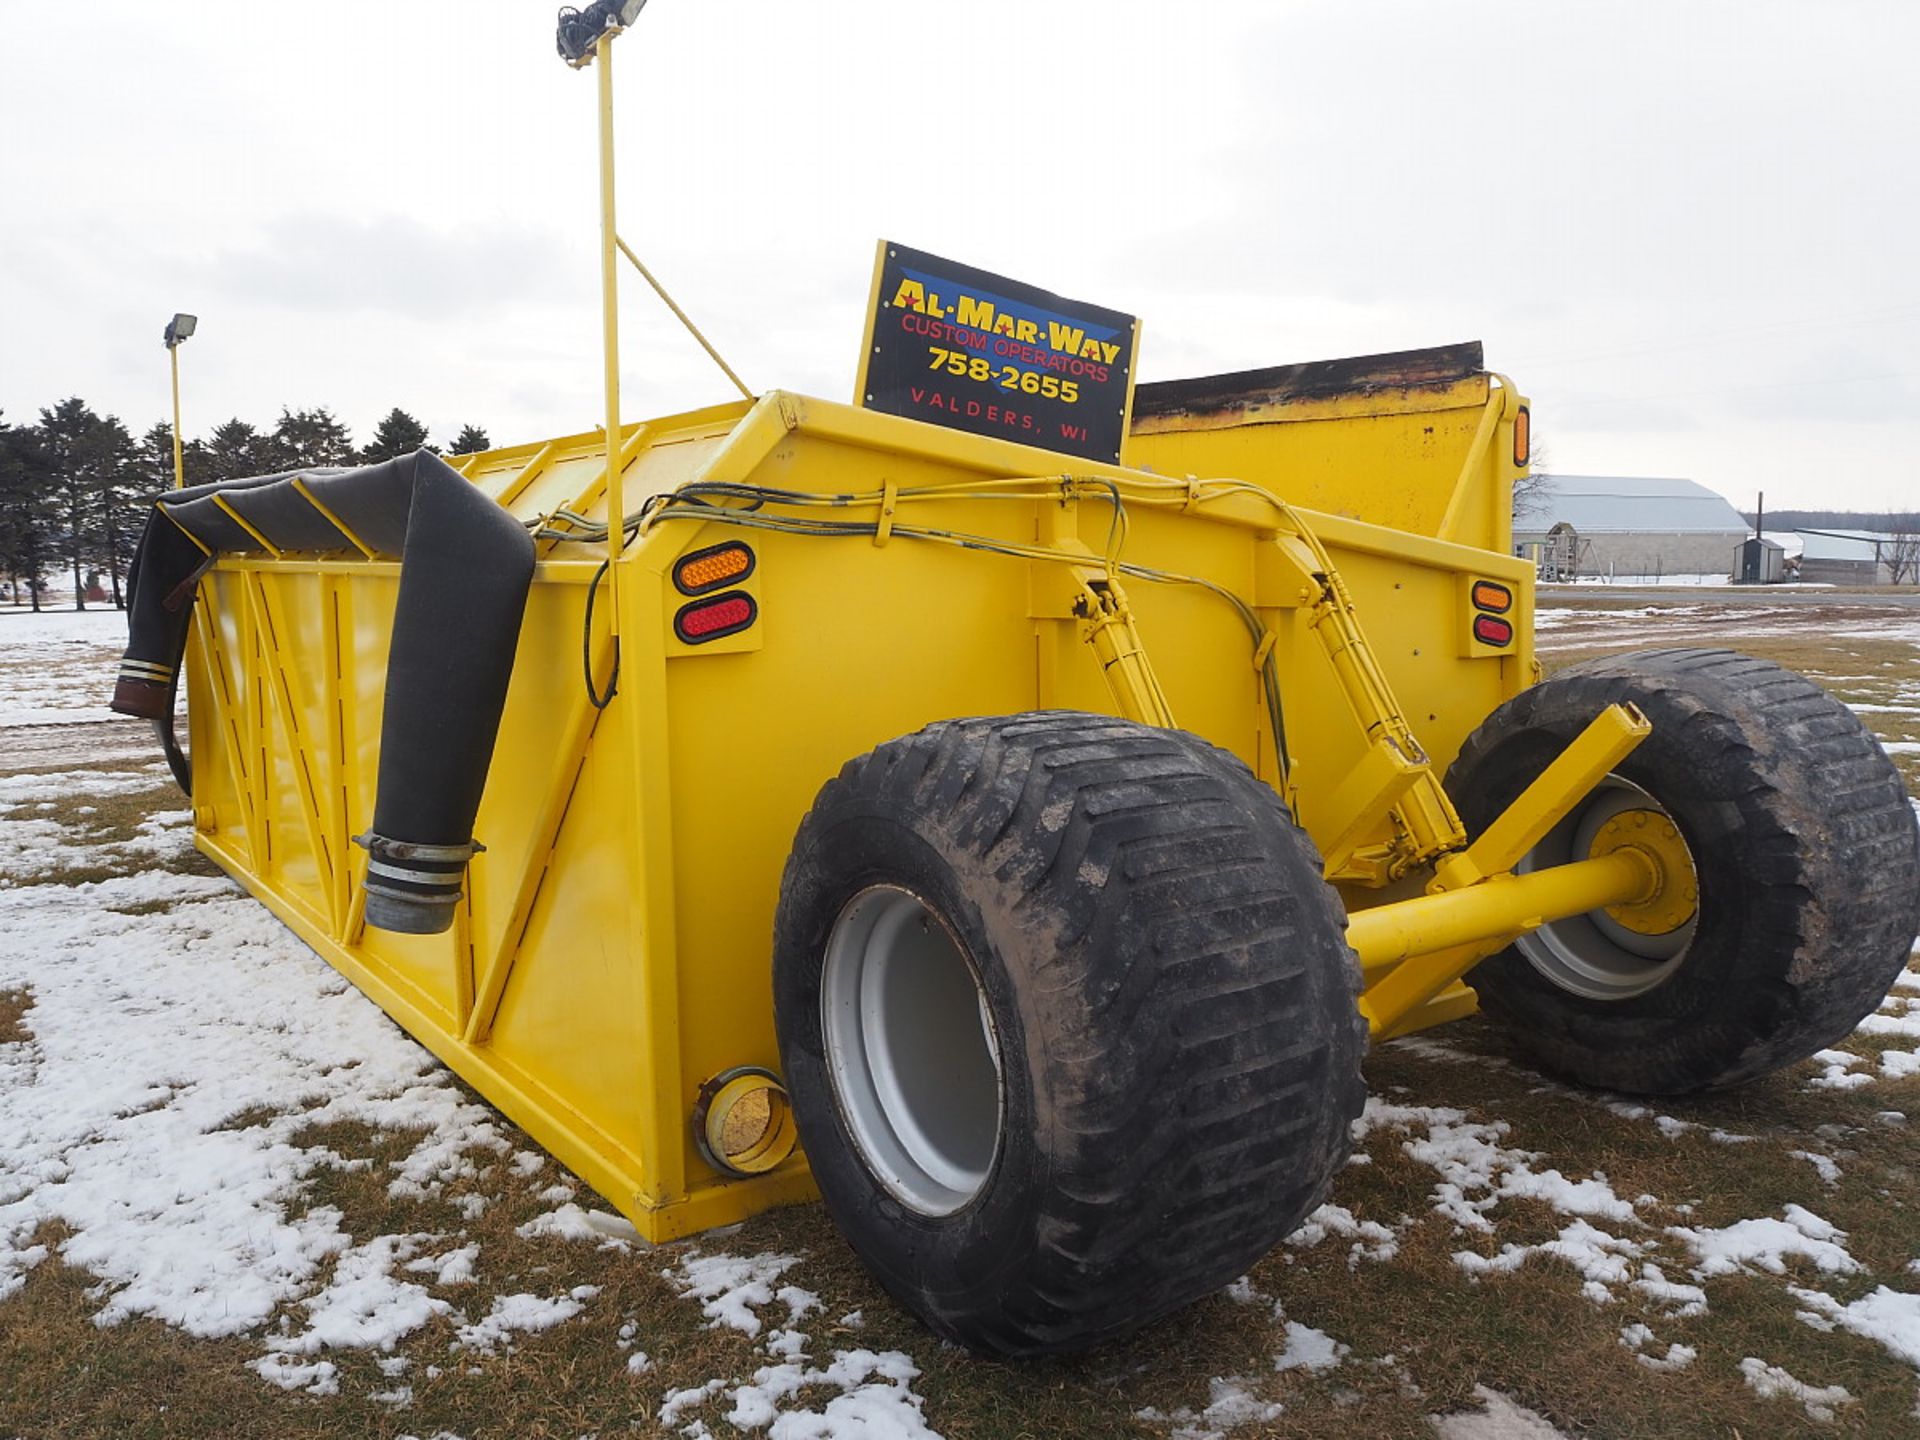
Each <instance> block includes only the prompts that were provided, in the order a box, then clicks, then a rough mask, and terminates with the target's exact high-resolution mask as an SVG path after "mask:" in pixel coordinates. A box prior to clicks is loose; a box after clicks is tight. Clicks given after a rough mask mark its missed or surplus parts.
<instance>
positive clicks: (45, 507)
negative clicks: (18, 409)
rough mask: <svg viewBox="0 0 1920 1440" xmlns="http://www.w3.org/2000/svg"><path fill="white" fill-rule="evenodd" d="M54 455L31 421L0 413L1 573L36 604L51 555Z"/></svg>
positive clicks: (16, 595) (17, 596)
mask: <svg viewBox="0 0 1920 1440" xmlns="http://www.w3.org/2000/svg"><path fill="white" fill-rule="evenodd" d="M52 492H53V461H52V457H51V456H49V455H48V453H47V450H46V447H45V446H44V445H43V444H42V443H41V440H40V434H39V432H38V431H37V430H35V429H34V428H33V427H32V426H28V425H9V424H8V423H7V422H6V420H5V418H4V416H0V574H4V575H5V576H6V577H7V579H8V581H9V583H10V586H11V589H12V592H13V603H14V604H16V605H18V604H19V603H20V602H21V600H22V598H23V592H24V598H25V599H26V600H27V601H28V602H29V603H31V604H32V606H33V608H34V609H35V610H38V609H39V608H40V589H41V576H42V575H44V574H45V573H46V568H47V566H48V565H49V564H50V563H51V562H52V561H53V558H54V524H55V516H54V513H53V503H52Z"/></svg>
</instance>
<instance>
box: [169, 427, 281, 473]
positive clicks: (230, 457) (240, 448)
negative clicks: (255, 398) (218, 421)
mask: <svg viewBox="0 0 1920 1440" xmlns="http://www.w3.org/2000/svg"><path fill="white" fill-rule="evenodd" d="M199 458H200V459H201V460H202V466H200V467H196V473H195V474H194V475H193V476H192V483H193V484H196V485H198V484H201V483H204V482H206V481H209V480H246V479H249V478H251V477H252V476H255V475H271V474H272V473H273V472H274V471H275V470H278V469H281V468H283V467H281V466H279V465H277V464H275V463H274V462H275V460H276V458H277V456H276V453H275V450H274V444H273V437H272V436H270V435H262V434H261V433H260V432H259V431H258V430H255V429H254V428H253V426H251V425H249V424H248V423H247V422H246V421H244V420H241V419H238V418H235V419H232V420H229V421H227V423H226V424H224V425H220V426H216V427H215V428H214V432H213V436H212V438H211V439H209V440H208V441H207V443H206V444H205V445H204V446H203V447H201V449H200V457H199Z"/></svg>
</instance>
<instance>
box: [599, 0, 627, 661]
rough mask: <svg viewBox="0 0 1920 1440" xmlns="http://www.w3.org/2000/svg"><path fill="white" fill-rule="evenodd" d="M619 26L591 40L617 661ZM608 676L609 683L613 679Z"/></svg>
mask: <svg viewBox="0 0 1920 1440" xmlns="http://www.w3.org/2000/svg"><path fill="white" fill-rule="evenodd" d="M619 33H620V29H619V27H618V26H614V27H612V28H610V29H608V30H607V31H606V32H605V33H604V34H602V35H601V36H600V38H599V40H598V41H597V42H595V44H594V53H595V55H596V56H597V58H598V59H599V61H600V75H599V80H600V342H601V362H602V364H603V366H604V369H605V384H606V400H607V614H608V615H609V616H610V617H612V619H611V620H610V622H609V623H610V624H611V626H612V633H613V635H614V648H613V654H614V664H615V666H616V667H617V666H618V665H619V663H620V643H619V635H620V621H619V615H620V589H619V586H620V566H619V563H618V562H619V559H620V552H621V550H622V549H623V548H624V546H625V544H626V534H627V527H626V524H625V518H626V513H627V507H626V498H627V497H626V477H625V474H624V473H623V472H624V470H625V468H626V467H625V466H623V465H622V464H621V463H620V461H621V459H622V456H621V454H620V249H619V245H620V236H619V233H618V232H617V230H616V229H615V226H614V215H613V188H614V187H613V41H614V37H615V36H617V35H618V34H619ZM612 683H613V682H612V681H611V680H609V681H608V684H609V686H611V685H612Z"/></svg>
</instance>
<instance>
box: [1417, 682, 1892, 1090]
mask: <svg viewBox="0 0 1920 1440" xmlns="http://www.w3.org/2000/svg"><path fill="white" fill-rule="evenodd" d="M1616 700H1625V701H1632V702H1633V703H1634V704H1636V705H1638V706H1639V707H1640V708H1641V710H1642V711H1644V712H1645V713H1646V715H1647V717H1648V719H1650V720H1651V721H1652V722H1653V733H1652V734H1651V735H1650V736H1648V738H1647V739H1646V740H1645V741H1643V742H1642V743H1641V745H1640V746H1639V748H1638V749H1636V750H1635V751H1634V752H1633V753H1632V754H1630V755H1629V756H1628V757H1627V758H1626V759H1625V760H1624V761H1622V762H1621V764H1620V765H1619V767H1618V769H1617V771H1616V772H1615V774H1614V776H1613V777H1611V778H1610V780H1609V782H1607V784H1608V785H1610V786H1612V787H1613V790H1614V791H1615V792H1616V795H1617V793H1618V792H1620V791H1631V792H1637V793H1638V794H1640V795H1642V796H1644V797H1647V798H1650V799H1651V801H1652V802H1654V803H1655V804H1656V805H1657V807H1658V808H1659V809H1661V810H1664V811H1665V812H1666V814H1667V816H1668V817H1670V818H1671V820H1672V821H1673V823H1674V824H1675V825H1676V826H1677V828H1678V829H1679V832H1680V834H1681V836H1682V838H1683V839H1684V840H1685V842H1686V846H1687V849H1688V850H1689V851H1690V852H1691V856H1692V860H1693V864H1694V868H1695V871H1696V873H1697V878H1698V884H1699V904H1698V911H1697V914H1696V916H1695V919H1694V920H1693V922H1692V927H1693V928H1692V929H1691V931H1689V932H1687V933H1686V934H1685V935H1684V937H1683V938H1684V944H1683V945H1681V946H1679V947H1678V948H1677V949H1676V950H1675V951H1674V953H1673V954H1672V955H1670V956H1667V955H1662V954H1661V953H1660V952H1658V951H1653V952H1652V953H1651V954H1650V955H1649V956H1647V957H1643V958H1645V963H1646V964H1647V965H1648V966H1649V967H1650V968H1649V969H1648V970H1646V971H1645V972H1644V973H1645V982H1646V983H1644V984H1641V985H1636V984H1635V983H1633V982H1634V977H1635V973H1636V972H1635V970H1634V968H1633V967H1634V961H1635V959H1636V955H1635V953H1633V952H1627V951H1614V952H1610V951H1609V949H1608V945H1607V941H1606V939H1605V936H1604V935H1603V934H1601V933H1600V932H1599V931H1598V930H1596V929H1595V927H1594V926H1593V924H1592V922H1591V920H1590V919H1589V918H1588V917H1574V918H1573V919H1572V920H1570V921H1567V922H1561V924H1559V925H1557V926H1547V927H1544V928H1543V930H1542V931H1541V932H1538V933H1537V935H1536V936H1535V937H1531V938H1530V939H1528V940H1523V941H1522V942H1520V943H1518V944H1516V945H1514V946H1513V947H1511V948H1509V949H1507V950H1505V951H1502V952H1501V953H1500V954H1498V955H1495V956H1493V957H1491V958H1489V959H1487V960H1485V961H1482V962H1481V963H1480V965H1479V966H1478V967H1476V968H1475V969H1474V970H1473V971H1472V972H1471V973H1470V974H1469V975H1468V976H1467V983H1468V984H1470V985H1471V986H1472V987H1473V989H1474V990H1475V992H1476V993H1477V994H1478V995H1479V998H1480V1008H1481V1009H1482V1010H1483V1011H1485V1012H1486V1013H1487V1014H1488V1015H1490V1016H1492V1017H1493V1018H1495V1019H1497V1020H1499V1021H1501V1022H1503V1024H1504V1026H1505V1028H1506V1029H1507V1031H1508V1032H1509V1035H1510V1037H1511V1039H1512V1042H1513V1043H1514V1044H1515V1045H1516V1046H1518V1047H1519V1048H1521V1049H1522V1050H1524V1051H1525V1052H1527V1053H1528V1054H1529V1055H1530V1056H1531V1057H1532V1059H1533V1060H1534V1061H1535V1062H1537V1063H1538V1064H1539V1065H1540V1067H1541V1068H1542V1069H1544V1070H1547V1071H1550V1072H1552V1073H1554V1074H1558V1075H1561V1076H1564V1077H1566V1078H1568V1079H1571V1080H1575V1081H1578V1082H1580V1083H1582V1084H1587V1085H1595V1086H1601V1087H1604V1088H1607V1089H1614V1090H1625V1091H1633V1092H1639V1093H1645V1094H1662V1095H1671V1094H1683V1093H1685V1092H1688V1091H1693V1090H1701V1089H1706V1088H1709V1087H1718V1086H1726V1085H1735V1084H1739V1083H1741V1082H1742V1081H1746V1080H1752V1079H1754V1078H1756V1077H1758V1076H1761V1075H1765V1074H1767V1073H1769V1072H1770V1071H1773V1070H1777V1069H1779V1068H1780V1067H1781V1066H1784V1065H1787V1064H1790V1063H1792V1062H1794V1061H1796V1060H1800V1059H1804V1058H1805V1057H1806V1056H1808V1055H1811V1054H1812V1053H1813V1052H1814V1051H1816V1050H1819V1049H1821V1048H1823V1047H1825V1046H1828V1045H1831V1044H1833V1043H1834V1042H1835V1041H1837V1040H1839V1039H1840V1038H1841V1037H1843V1036H1845V1035H1846V1034H1848V1033H1849V1032H1850V1031H1851V1030H1852V1029H1853V1028H1854V1026H1855V1025H1857V1024H1858V1023H1859V1021H1860V1019H1861V1018H1862V1017H1863V1016H1865V1015H1866V1014H1867V1013H1868V1012H1869V1011H1871V1010H1873V1008H1874V1007H1875V1006H1876V1005H1878V1004H1879V1002H1880V1000H1881V999H1882V997H1883V996H1885V994H1886V993H1887V989H1888V987H1889V986H1890V985H1891V984H1892V983H1893V979H1894V976H1895V975H1896V974H1898V973H1899V971H1900V969H1901V968H1902V967H1903V966H1904V965H1905V963H1906V959H1907V955H1908V952H1909V949H1910V947H1911V946H1912V944H1913V939H1914V932H1915V930H1916V928H1920V843H1917V842H1920V837H1917V836H1916V828H1915V823H1914V813H1913V809H1912V807H1911V806H1910V805H1909V803H1908V800H1907V795H1906V789H1905V787H1904V786H1903V785H1902V783H1901V780H1900V777H1899V774H1898V772H1897V771H1895V769H1894V768H1893V765H1892V762H1890V761H1889V760H1888V759H1887V756H1886V753H1885V752H1884V751H1883V750H1882V749H1881V748H1880V746H1879V744H1878V742H1876V741H1875V740H1874V738H1873V736H1872V735H1871V734H1869V733H1868V732H1867V730H1866V728H1865V727H1864V726H1862V725H1861V723H1860V721H1859V720H1858V718H1856V717H1855V716H1854V714H1853V712H1852V711H1850V710H1848V709H1847V708H1846V707H1845V706H1844V705H1842V704H1840V702H1839V701H1837V700H1835V699H1833V698H1832V697H1831V696H1830V695H1828V694H1827V693H1826V692H1825V691H1823V690H1821V689H1820V688H1819V687H1818V686H1816V685H1814V684H1813V683H1812V682H1811V681H1808V680H1806V679H1804V678H1802V677H1801V676H1799V675H1796V674H1794V673H1792V672H1791V671H1788V670H1783V669H1781V668H1780V667H1779V666H1777V665H1774V664H1772V663H1770V662H1768V661H1765V660H1755V659H1751V658H1749V657H1747V656H1744V655H1737V654H1734V653H1733V652H1731V651H1727V650H1691V649H1689V650H1648V651H1640V652H1637V653H1634V654H1628V655H1619V656H1611V657H1606V658H1603V659H1599V660H1593V661H1589V662H1587V663H1586V664H1582V665H1576V666H1574V667H1572V668H1570V669H1567V670H1564V671H1562V672H1560V673H1559V674H1557V675H1555V676H1553V677H1552V678H1550V679H1548V680H1546V681H1543V682H1542V683H1541V684H1539V685H1536V686H1534V687H1533V688H1532V689H1530V690H1527V691H1525V692H1523V693H1522V694H1520V695H1518V696H1516V697H1515V698H1514V699H1512V700H1510V701H1508V702H1507V703H1506V704H1505V705H1503V706H1501V707H1500V708H1499V709H1498V710H1496V711H1495V712H1494V713H1493V714H1492V715H1491V716H1489V717H1488V718H1487V720H1486V721H1485V723H1483V724H1482V725H1481V726H1480V728H1479V729H1478V730H1477V731H1475V732H1474V734H1473V735H1472V736H1471V737H1470V738H1469V739H1468V740H1467V743H1466V745H1465V746H1464V747H1463V748H1462V749H1461V752H1460V756H1459V759H1458V760H1456V761H1455V762H1454V765H1453V767H1452V769H1451V770H1450V771H1449V772H1448V776H1447V788H1448V790H1449V792H1450V793H1451V794H1452V796H1453V799H1454V803H1455V804H1456V805H1457V806H1458V807H1459V809H1460V813H1461V817H1462V819H1464V820H1465V821H1466V823H1467V828H1468V831H1469V833H1471V834H1474V835H1478V834H1479V833H1480V831H1481V830H1483V829H1484V828H1485V827H1486V826H1487V824H1488V823H1489V822H1491V821H1492V820H1493V819H1494V818H1495V817H1496V816H1497V815H1499V814H1500V812H1501V811H1502V810H1503V809H1504V808H1505V807H1506V805H1507V804H1508V802H1510V801H1511V800H1512V799H1513V798H1514V797H1515V796H1516V795H1518V794H1519V793H1520V791H1521V790H1522V789H1523V788H1525V786H1526V785H1527V784H1528V782H1530V781H1531V780H1532V779H1533V778H1534V777H1535V776H1536V775H1538V774H1539V773H1540V771H1541V770H1542V769H1544V768H1545V766H1546V765H1547V763H1548V762H1549V761H1550V760H1552V759H1553V758H1554V757H1555V756H1556V755H1558V754H1559V753H1560V751H1561V750H1562V749H1564V748H1565V746H1566V745H1567V743H1568V742H1569V741H1570V740H1572V739H1573V737H1574V736H1575V735H1577V734H1578V733H1579V732H1580V730H1581V729H1582V728H1583V727H1584V726H1585V725H1586V723H1587V722H1588V721H1589V720H1591V719H1592V718H1593V717H1594V716H1595V715H1596V714H1598V713H1599V712H1600V710H1602V709H1603V708H1604V707H1605V706H1607V705H1608V704H1610V703H1612V702H1614V701H1616ZM1603 793H1604V791H1603V792H1596V794H1603ZM1595 803H1599V802H1595ZM1613 803H1614V804H1615V805H1616V806H1618V805H1619V804H1620V803H1622V802H1620V801H1619V800H1618V799H1617V798H1616V799H1615V801H1614V802H1613ZM1634 803H1638V802H1634ZM1575 819H1576V820H1577V819H1578V812H1576V816H1575ZM1543 843H1544V842H1543ZM1581 858H1584V857H1583V856H1582V855H1579V854H1572V855H1548V856H1546V857H1544V859H1545V860H1547V861H1554V860H1560V859H1581ZM1596 918H1599V919H1600V920H1601V923H1602V925H1603V926H1604V917H1600V916H1599V915H1598V912H1596ZM1583 927H1584V928H1583ZM1629 938H1630V937H1629ZM1576 991H1585V992H1586V993H1576Z"/></svg>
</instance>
